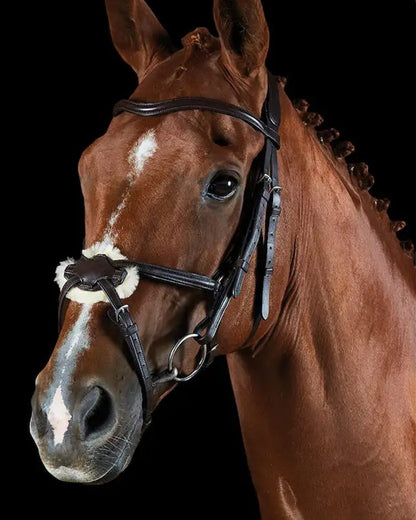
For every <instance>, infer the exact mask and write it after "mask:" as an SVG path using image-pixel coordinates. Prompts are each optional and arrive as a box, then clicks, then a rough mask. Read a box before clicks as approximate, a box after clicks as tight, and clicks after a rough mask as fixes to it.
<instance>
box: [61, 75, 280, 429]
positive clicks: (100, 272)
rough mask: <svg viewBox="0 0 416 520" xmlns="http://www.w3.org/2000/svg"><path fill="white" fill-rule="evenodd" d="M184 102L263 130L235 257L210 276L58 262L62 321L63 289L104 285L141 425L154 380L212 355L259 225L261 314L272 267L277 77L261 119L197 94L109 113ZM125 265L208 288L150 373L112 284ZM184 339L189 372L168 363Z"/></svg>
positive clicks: (90, 261) (165, 110) (147, 113)
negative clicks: (130, 369) (193, 354)
mask: <svg viewBox="0 0 416 520" xmlns="http://www.w3.org/2000/svg"><path fill="white" fill-rule="evenodd" d="M184 110H207V111H210V112H216V113H220V114H224V115H228V116H230V117H233V118H237V119H240V120H242V121H244V122H245V123H247V124H249V125H250V126H251V127H252V128H254V129H255V130H256V131H258V132H260V133H262V134H263V135H264V137H265V144H264V147H263V150H262V152H261V153H262V154H263V167H262V168H261V169H260V171H259V172H258V173H257V179H256V184H255V190H254V197H253V204H252V208H251V215H250V218H249V220H248V225H247V228H246V231H245V234H244V237H243V240H242V242H241V244H240V245H239V246H238V247H234V248H233V251H234V257H233V258H232V259H231V260H230V259H229V258H227V262H225V265H223V266H220V267H219V268H218V269H217V271H216V272H215V274H214V275H213V276H212V277H209V276H204V275H201V274H197V273H191V272H188V271H182V270H177V269H172V268H169V267H164V266H160V265H153V264H146V263H143V262H136V261H133V260H128V259H122V260H114V259H111V258H110V257H109V256H107V255H105V254H96V255H94V256H92V257H90V258H89V257H87V256H84V255H83V256H81V258H80V259H79V260H77V261H76V262H73V263H69V264H67V265H66V267H65V270H64V278H65V280H66V281H65V282H64V283H63V285H62V287H61V293H60V297H59V308H58V322H59V328H60V326H61V323H62V318H63V303H64V301H65V299H66V298H68V297H69V293H70V291H71V290H73V289H79V290H82V291H87V292H96V291H103V293H104V294H105V297H106V300H108V303H109V304H110V309H109V313H108V314H109V316H110V318H111V320H112V321H113V322H114V323H115V324H117V326H118V327H119V329H120V332H121V333H122V335H123V337H124V340H125V342H126V344H127V346H128V348H129V352H130V356H131V360H132V363H133V365H134V369H135V371H136V373H137V375H138V378H139V381H140V384H141V387H142V393H143V417H144V424H145V425H147V424H148V423H149V422H150V419H151V413H152V410H153V407H154V403H153V401H154V386H155V385H156V384H160V383H165V382H167V381H172V380H175V381H187V380H189V379H191V378H192V377H194V376H195V375H196V374H197V373H198V372H199V371H200V370H201V369H202V368H203V367H204V366H207V365H208V364H209V363H210V362H211V360H212V357H213V353H214V351H215V349H216V348H217V344H216V343H215V336H216V333H217V331H218V328H219V326H220V324H221V320H222V318H223V316H224V313H225V311H226V309H227V307H228V304H229V303H230V301H231V299H232V298H237V297H238V296H239V294H240V292H241V288H242V285H243V282H244V278H245V276H246V274H247V272H248V270H249V267H250V262H251V259H252V257H253V254H254V251H255V250H256V248H258V247H260V246H259V242H260V237H261V236H262V234H263V229H264V238H263V240H262V244H261V247H262V248H263V251H260V254H259V255H258V258H259V261H258V264H259V265H258V267H259V269H260V274H261V280H262V294H261V309H260V311H259V317H260V318H262V319H264V320H265V319H267V317H268V315H269V299H270V280H271V276H272V274H273V264H274V256H275V236H276V226H277V222H278V218H279V215H280V212H281V197H280V192H281V187H280V186H279V178H278V160H277V149H279V147H280V140H279V134H278V130H279V124H280V103H279V93H278V90H277V82H276V80H275V79H274V77H273V76H272V75H271V74H269V88H268V94H267V98H266V100H265V103H264V106H263V114H262V119H259V118H257V117H256V116H253V115H252V114H250V113H249V112H247V111H246V110H244V109H242V108H240V107H237V106H235V105H231V104H229V103H224V102H222V101H218V100H215V99H208V98H198V97H191V98H176V99H170V100H166V101H158V102H155V103H152V102H141V101H134V100H122V101H119V102H118V103H117V104H116V105H115V107H114V116H117V115H118V114H120V113H122V112H130V113H132V114H135V115H138V116H143V117H153V116H161V115H166V114H170V113H173V112H180V111H184ZM131 268H135V269H136V270H137V272H138V276H140V277H143V278H147V279H149V280H154V281H157V282H162V283H167V284H172V285H177V286H181V287H188V288H192V289H196V290H203V291H207V292H208V293H211V294H212V303H211V307H210V311H209V313H208V315H207V316H206V317H205V318H204V319H203V320H202V321H201V323H199V324H198V325H197V326H196V328H195V330H194V331H193V332H192V333H191V334H187V335H185V336H184V337H182V338H181V339H179V340H178V342H177V343H176V344H175V345H174V346H173V348H172V350H171V352H170V355H169V359H168V366H167V369H166V370H165V371H164V372H162V373H159V374H151V371H150V369H149V366H148V363H147V361H146V357H145V354H144V349H143V346H142V344H141V341H140V336H139V330H138V327H137V325H136V323H135V322H134V320H133V318H132V316H131V314H130V311H129V307H128V305H123V302H122V299H121V297H120V296H119V294H118V292H117V288H118V287H120V286H121V285H122V284H123V282H124V281H125V279H126V276H127V274H128V270H129V269H130V270H131ZM136 285H137V284H136ZM136 285H135V286H134V288H135V287H136ZM133 290H134V289H133ZM190 339H193V340H195V341H196V342H197V343H199V345H200V355H199V359H198V360H197V362H196V367H195V369H194V370H193V371H192V372H191V373H190V374H181V373H180V372H179V370H178V368H177V367H175V365H174V358H175V354H176V352H177V351H178V350H179V349H180V348H183V345H185V343H186V341H188V340H190Z"/></svg>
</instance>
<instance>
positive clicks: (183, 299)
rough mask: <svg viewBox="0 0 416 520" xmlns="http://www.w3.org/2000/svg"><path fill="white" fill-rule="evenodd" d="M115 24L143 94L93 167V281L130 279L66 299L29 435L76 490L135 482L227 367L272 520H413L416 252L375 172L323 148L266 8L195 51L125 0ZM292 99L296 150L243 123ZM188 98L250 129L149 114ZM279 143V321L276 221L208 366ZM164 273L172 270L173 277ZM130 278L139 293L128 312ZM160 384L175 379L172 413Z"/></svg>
mask: <svg viewBox="0 0 416 520" xmlns="http://www.w3.org/2000/svg"><path fill="white" fill-rule="evenodd" d="M106 8H107V13H108V18H109V23H110V32H111V35H112V39H113V43H114V45H115V47H116V49H117V50H118V52H119V54H120V55H121V57H122V58H123V59H124V60H125V61H126V62H127V63H128V64H129V65H130V66H131V67H132V69H133V70H134V71H135V72H136V74H137V77H138V80H139V83H138V87H137V89H136V90H135V91H134V93H133V94H132V96H131V99H130V101H131V104H130V105H129V103H128V102H127V103H124V104H122V105H121V108H122V109H123V110H120V112H118V113H117V115H115V117H114V118H113V120H112V121H111V123H110V126H109V128H108V130H107V132H106V133H105V134H104V135H103V136H102V137H100V138H99V139H98V140H97V141H95V142H94V143H93V144H92V145H91V146H90V147H89V148H88V149H87V150H86V151H85V152H84V153H83V155H82V157H81V159H80V164H79V174H80V181H81V187H82V193H83V197H84V202H85V248H84V250H83V257H82V258H83V259H84V260H83V262H84V264H83V265H84V267H85V270H84V272H83V275H84V276H90V275H91V270H92V267H94V268H95V267H97V262H96V261H95V260H94V259H97V258H99V259H101V260H102V266H101V267H100V269H101V270H99V274H100V275H101V274H102V269H109V270H110V271H109V272H110V274H109V275H105V276H104V275H103V278H102V279H101V282H102V280H104V282H102V286H100V287H99V289H100V291H94V292H92V291H87V290H86V287H87V286H85V287H84V289H82V288H80V287H75V286H74V287H71V288H70V289H69V290H68V292H67V293H66V294H64V296H65V298H63V299H62V304H63V309H62V312H61V317H62V323H61V327H60V333H59V337H58V340H57V343H56V346H55V349H54V351H53V353H52V356H51V358H50V360H49V362H48V363H47V365H46V367H45V368H44V369H43V370H42V372H41V373H40V374H39V376H38V377H37V380H36V389H35V393H34V396H33V399H32V408H33V411H32V418H31V425H30V428H31V433H32V436H33V438H34V440H35V442H36V444H37V447H38V449H39V453H40V457H41V459H42V461H43V463H44V465H45V467H46V469H47V470H48V471H49V472H50V473H51V474H52V475H54V476H55V477H56V478H58V479H60V480H64V481H69V482H78V483H89V484H91V483H105V482H108V481H110V480H112V479H114V478H116V477H117V476H118V475H119V474H120V473H121V472H122V471H123V470H124V469H125V468H126V467H127V466H128V464H129V462H130V461H131V458H132V457H133V454H134V451H135V449H136V447H137V445H138V444H139V442H140V439H141V437H142V435H143V432H144V430H145V429H146V427H147V425H148V423H149V420H150V416H151V413H153V412H154V410H155V409H156V408H157V405H158V404H159V403H160V402H161V401H162V399H163V398H164V397H165V396H166V395H168V394H169V393H170V392H171V391H173V390H174V388H175V387H176V386H177V384H179V382H180V380H181V379H186V378H187V377H189V376H192V375H194V374H196V373H197V372H198V370H199V367H200V366H202V365H204V364H205V363H206V362H207V361H209V359H208V358H209V357H211V356H212V357H215V356H220V355H221V356H226V359H227V363H228V369H229V374H230V378H231V382H232V387H233V392H234V396H235V401H236V405H237V409H238V413H239V419H240V424H241V431H242V436H243V441H244V446H245V450H246V454H247V459H248V464H249V468H250V472H251V476H252V480H253V483H254V486H255V489H256V492H257V496H258V501H259V507H260V511H261V516H262V518H263V519H264V520H276V519H289V518H298V519H302V518H305V519H315V518H316V519H325V518H328V519H333V518H339V519H344V518H345V519H356V518H362V519H373V518H377V519H382V518H386V519H387V518H388V519H410V518H413V516H414V511H415V505H416V504H415V484H416V478H415V457H414V449H415V406H414V404H415V389H416V385H415V359H414V356H415V350H414V347H415V339H416V324H415V319H414V318H415V317H414V310H415V301H416V286H415V276H414V267H413V261H412V248H411V246H410V245H409V244H405V247H404V248H402V247H401V244H400V242H399V240H398V239H397V237H396V234H395V233H396V232H397V231H398V230H399V229H400V228H401V227H402V225H403V224H402V223H401V222H391V221H390V219H389V217H388V214H387V208H388V201H386V200H385V199H374V198H373V197H372V196H371V195H370V193H369V189H370V188H371V186H372V184H373V182H374V179H373V177H372V175H371V174H370V173H369V171H368V168H367V167H366V165H364V164H363V163H357V164H347V162H346V158H347V157H348V155H349V154H350V153H351V152H352V149H353V148H352V145H351V144H350V143H348V142H343V141H340V140H339V135H338V132H337V131H336V130H334V129H328V130H316V127H319V126H320V123H321V118H320V116H319V115H318V114H316V113H313V112H310V111H309V107H308V105H307V103H306V102H304V101H302V100H297V101H295V102H293V103H292V102H291V101H290V100H289V98H288V97H287V95H286V93H285V90H284V86H285V82H284V79H283V78H270V75H269V74H268V72H267V70H266V66H265V61H266V56H267V53H268V45H269V33H268V26H267V22H266V20H265V17H264V13H263V10H262V6H261V2H260V0H215V1H214V19H215V25H216V28H217V31H218V37H214V36H212V35H211V34H210V33H209V32H208V31H207V30H206V29H204V28H198V29H196V30H194V31H192V32H191V33H189V34H187V35H186V36H185V37H184V38H183V40H182V48H181V49H176V48H175V47H174V46H173V44H172V42H171V41H170V38H169V35H168V34H167V32H166V31H165V29H164V28H163V27H162V26H161V24H160V23H159V21H158V20H157V18H156V17H155V15H154V14H153V13H152V12H151V10H150V9H149V7H148V6H147V5H146V3H145V2H144V1H142V0H135V1H133V0H106ZM270 82H274V86H273V85H271V84H270ZM273 88H277V89H278V99H279V106H280V114H281V117H280V120H281V121H280V129H279V133H280V141H281V148H280V149H279V151H278V152H276V151H275V150H274V148H277V145H278V142H277V137H276V134H273V135H272V136H266V135H265V134H264V133H262V132H259V131H257V132H256V129H253V128H252V127H251V126H250V124H247V121H245V120H241V119H242V118H244V117H246V118H248V117H249V115H252V120H251V122H252V123H253V122H254V121H261V117H262V112H264V107H265V105H266V102H267V99H268V95H269V92H270V91H273ZM170 99H173V100H176V101H177V100H180V99H187V100H190V99H193V100H195V99H199V100H201V99H205V100H206V99H209V100H214V103H215V105H214V104H211V105H210V107H211V108H212V107H214V106H215V107H216V108H218V107H222V108H224V107H226V106H228V110H229V111H228V112H227V110H225V113H218V112H216V111H212V110H208V109H207V107H205V110H204V109H201V108H195V101H194V104H193V108H192V109H191V110H186V111H185V110H181V111H174V112H169V113H157V114H156V115H152V116H151V117H141V116H143V113H142V112H140V111H139V112H138V113H134V107H138V106H139V107H142V109H143V107H145V106H150V105H152V106H153V107H154V106H156V104H157V103H162V105H161V106H162V107H164V108H166V103H165V102H166V100H170ZM275 101H276V100H275ZM200 102H201V101H200ZM146 103H147V105H146ZM201 103H202V102H201ZM231 107H234V109H235V107H241V110H240V111H239V112H238V111H237V112H236V111H234V112H233V114H230V110H231ZM129 108H130V109H131V110H132V111H133V113H132V112H131V111H129ZM236 114H238V116H237V117H236ZM272 115H273V114H272ZM253 124H254V123H253ZM259 124H260V123H259ZM263 130H264V129H263ZM273 136H274V139H275V144H276V146H275V147H272V151H273V153H274V154H275V159H276V160H277V159H278V164H279V184H278V185H273V186H272V187H271V189H270V190H269V192H268V194H267V196H268V197H270V198H269V199H268V200H272V199H273V198H274V197H277V196H281V200H282V211H281V215H280V216H279V219H278V225H277V228H276V230H275V231H274V228H273V227H272V229H271V230H270V229H269V231H272V232H273V234H274V236H273V240H274V242H273V244H276V254H275V255H274V257H273V266H272V267H273V275H272V276H271V271H269V273H268V276H269V278H267V281H268V282H270V303H269V309H268V312H266V310H265V309H264V305H262V304H263V303H264V299H262V297H261V293H262V291H263V290H264V286H265V281H264V277H263V276H262V269H263V267H264V256H267V252H266V253H265V252H264V249H265V247H264V246H267V244H268V243H270V242H269V241H268V240H267V239H268V238H270V237H269V236H268V235H267V230H268V226H267V222H266V221H267V217H268V216H269V213H272V211H271V212H269V213H268V212H267V211H266V213H265V219H263V220H262V221H261V229H260V228H259V229H258V236H257V239H258V241H257V242H256V247H255V248H254V250H253V251H252V258H251V259H250V260H251V261H250V262H249V265H247V266H246V267H247V272H244V283H242V285H241V290H240V293H239V294H236V295H228V294H227V295H226V296H227V297H228V299H227V301H226V302H227V308H226V309H224V313H223V315H222V316H221V319H220V323H219V324H218V328H217V330H215V334H214V337H213V338H210V339H211V340H212V343H211V344H210V345H211V346H210V349H209V352H208V348H207V344H205V343H202V344H201V343H200V342H198V341H195V340H199V339H200V337H199V336H204V335H206V332H207V331H206V327H205V328H204V324H205V325H206V322H204V320H205V319H206V316H207V315H208V314H207V312H208V311H209V309H210V308H211V307H210V306H211V305H212V299H213V298H212V294H211V293H212V291H211V289H210V290H209V291H208V292H207V291H206V290H205V289H206V287H208V286H210V284H211V282H213V281H214V282H218V283H220V281H221V278H218V277H216V276H215V275H216V273H217V270H218V267H219V266H221V265H224V263H225V265H226V266H227V268H228V267H230V269H231V271H230V272H232V273H235V272H238V273H241V269H240V270H238V271H236V270H235V268H236V267H237V265H236V260H237V261H238V260H240V259H239V258H238V257H237V258H235V257H234V253H235V248H233V247H230V245H231V246H232V245H233V244H235V243H236V241H238V240H239V239H240V238H241V235H242V231H243V232H244V230H245V229H246V228H247V224H249V223H250V218H249V217H250V215H251V213H250V210H251V209H252V207H253V193H254V192H255V191H256V190H257V189H258V188H257V185H258V183H259V180H262V181H263V180H265V181H268V179H267V178H265V175H262V176H261V178H260V179H259V178H258V175H257V172H258V171H259V170H260V171H263V170H262V168H261V163H262V161H263V159H264V157H263V156H264V155H265V151H264V145H265V142H266V141H270V138H273ZM273 160H274V159H273V158H271V161H273ZM259 165H260V167H259ZM271 169H272V168H270V170H271ZM270 170H267V172H269V173H270ZM266 175H267V173H266ZM280 188H282V190H281V191H280ZM261 194H262V195H263V193H261ZM271 209H273V208H271ZM266 249H267V248H266ZM127 259H134V260H137V262H140V263H138V264H137V265H136V266H134V265H133V264H132V263H129V262H128V260H127ZM88 260H89V261H90V263H89V262H88ZM91 262H92V263H91ZM117 262H118V264H117ZM74 265H75V266H76V269H78V271H77V273H78V275H79V274H80V273H79V269H80V265H81V264H80V263H75V261H73V260H72V259H70V260H68V261H67V262H64V263H62V264H60V266H59V267H58V269H57V281H58V282H59V283H60V287H61V288H62V287H63V286H64V285H65V284H66V283H67V281H69V279H66V278H65V274H66V273H67V272H68V269H69V271H70V270H71V269H75V268H74V267H73V266H74ZM117 266H119V267H120V269H119V270H113V267H114V269H115V267H117ZM149 266H156V267H157V266H165V267H164V269H163V268H160V269H159V271H157V270H156V271H155V270H153V274H154V275H155V272H156V275H155V276H156V279H155V278H153V279H152V278H151V277H150V276H151V274H150V275H149V270H150V271H152V269H151V267H149ZM238 267H239V268H241V267H242V265H238ZM146 269H147V272H146ZM183 273H198V275H197V276H196V278H193V280H194V281H195V280H197V281H198V282H195V283H197V284H198V283H199V286H198V287H197V288H195V287H190V286H189V285H187V284H186V283H185V285H182V286H180V285H177V284H171V283H165V282H166V278H167V277H172V276H177V277H180V276H181V274H182V275H183ZM110 275H111V277H113V278H114V277H116V276H119V277H120V280H118V281H117V283H119V285H117V288H119V292H117V291H116V295H114V291H112V287H113V281H112V282H111V283H110V284H109V283H107V282H108V280H109V279H110ZM163 276H165V279H164V280H162V283H161V279H160V277H163ZM157 277H159V278H157ZM97 279H98V277H97V275H96V274H95V278H94V277H93V280H94V282H95V281H96V280H97ZM177 279H178V278H176V279H175V280H177ZM189 280H190V278H189V276H188V277H187V276H185V281H186V282H187V283H189ZM115 284H116V282H115V281H114V285H115ZM96 285H97V284H96ZM210 287H211V286H210ZM71 290H72V299H71V298H70V295H71V293H70V292H69V291H71ZM76 290H78V293H76V292H75V291H76ZM106 290H107V291H108V292H106ZM119 293H121V295H120V294H119ZM77 294H78V296H77ZM259 295H260V296H259ZM66 296H68V298H66ZM234 296H237V297H234ZM117 298H118V299H120V300H122V302H121V303H120V302H119V301H118V300H117ZM77 299H78V301H77ZM113 304H114V305H113ZM127 305H128V307H127ZM113 307H114V308H113ZM259 307H260V318H259ZM109 308H110V310H111V309H112V310H113V313H112V318H113V320H111V319H109V318H108V311H109ZM114 310H115V311H117V312H114ZM262 314H263V315H262ZM263 318H267V319H263ZM123 320H124V321H123ZM126 320H127V321H126ZM120 322H122V323H121V326H120ZM201 322H202V323H203V325H202V326H201V327H200V328H199V329H196V327H197V326H198V324H201ZM136 323H137V324H138V326H139V329H137V327H135V324H136ZM123 327H124V328H123ZM127 329H129V330H131V334H127V340H126V339H125V338H123V335H122V334H121V333H120V330H121V332H126V330H127ZM138 330H139V331H140V340H139V339H138V333H137V331H138ZM192 330H198V333H195V334H194V335H193V334H192V333H190V331H192ZM188 336H192V337H188ZM132 338H133V339H132ZM184 338H186V339H184ZM182 340H183V341H182ZM139 341H140V343H139ZM139 344H140V345H142V346H143V347H142V348H140V349H139V348H138V347H137V346H138V345H139ZM172 345H174V348H172ZM134 353H136V354H138V356H139V358H138V359H136V358H134ZM140 353H142V354H143V356H144V359H142V358H141V357H140ZM208 354H209V355H208ZM142 365H143V366H144V367H146V366H148V367H149V371H148V372H149V373H147V372H146V369H145V368H142V369H140V367H141V366H142ZM138 367H139V368H138ZM140 370H142V371H143V373H142V372H141V371H140ZM138 373H139V376H140V377H138ZM149 374H150V375H152V374H159V375H160V376H161V377H160V379H159V381H158V384H157V385H152V386H151V391H152V395H151V396H148V395H147V394H146V392H147V390H146V388H147V387H146V385H145V384H144V383H143V381H145V382H146V381H147V382H148V380H147V379H146V377H147V376H149ZM163 377H164V379H163ZM149 434H151V430H149Z"/></svg>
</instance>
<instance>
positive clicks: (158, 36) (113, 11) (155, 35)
mask: <svg viewBox="0 0 416 520" xmlns="http://www.w3.org/2000/svg"><path fill="white" fill-rule="evenodd" d="M105 5H106V9H107V15H108V20H109V23H110V32H111V37H112V39H113V43H114V46H115V48H116V49H117V51H118V53H119V54H120V56H121V57H122V58H123V60H124V61H126V62H127V63H128V64H129V65H130V66H131V67H132V68H133V69H134V70H135V71H136V73H137V75H138V77H139V80H141V79H142V78H143V76H144V75H145V74H146V71H147V70H148V69H149V67H150V66H151V65H154V64H156V63H158V62H159V61H162V60H164V59H165V58H167V57H168V56H170V55H171V54H172V52H173V45H172V43H171V41H170V38H169V35H168V33H167V32H166V30H165V29H164V28H163V27H162V25H161V24H160V22H159V20H158V19H157V18H156V16H155V14H154V13H153V12H152V10H151V9H150V7H149V6H148V5H147V4H146V2H145V1H144V0H105Z"/></svg>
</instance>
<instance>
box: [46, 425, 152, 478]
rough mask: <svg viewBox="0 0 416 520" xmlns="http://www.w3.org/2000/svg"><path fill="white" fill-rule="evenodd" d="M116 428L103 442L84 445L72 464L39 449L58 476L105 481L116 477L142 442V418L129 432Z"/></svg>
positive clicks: (48, 469)
mask: <svg viewBox="0 0 416 520" xmlns="http://www.w3.org/2000/svg"><path fill="white" fill-rule="evenodd" d="M123 431H125V429H123V428H117V430H116V431H115V432H114V433H113V434H112V435H111V437H109V438H108V439H107V440H106V441H105V442H104V443H102V444H101V445H91V446H90V447H89V448H88V449H85V450H84V449H83V450H82V454H80V455H79V456H77V457H76V460H74V461H73V462H72V463H71V464H66V465H65V464H62V463H59V461H57V460H51V458H49V457H46V456H45V457H43V456H42V455H43V454H42V448H41V446H38V447H39V453H40V456H41V459H42V462H43V464H44V466H45V468H46V470H47V471H48V472H49V473H50V474H51V475H52V476H54V477H55V478H57V479H58V480H61V481H63V482H72V483H76V484H88V485H98V484H106V483H107V482H110V481H112V480H114V479H115V478H117V477H118V476H119V475H120V474H121V473H122V472H123V471H124V470H125V469H126V468H127V467H128V465H129V464H130V462H131V460H132V458H133V455H134V452H135V449H136V447H137V445H138V444H139V442H140V439H141V433H142V421H141V420H137V421H136V422H135V423H134V424H133V425H132V427H131V428H130V430H129V432H128V433H127V434H125V433H123Z"/></svg>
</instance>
